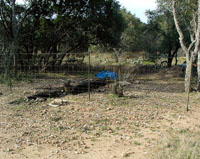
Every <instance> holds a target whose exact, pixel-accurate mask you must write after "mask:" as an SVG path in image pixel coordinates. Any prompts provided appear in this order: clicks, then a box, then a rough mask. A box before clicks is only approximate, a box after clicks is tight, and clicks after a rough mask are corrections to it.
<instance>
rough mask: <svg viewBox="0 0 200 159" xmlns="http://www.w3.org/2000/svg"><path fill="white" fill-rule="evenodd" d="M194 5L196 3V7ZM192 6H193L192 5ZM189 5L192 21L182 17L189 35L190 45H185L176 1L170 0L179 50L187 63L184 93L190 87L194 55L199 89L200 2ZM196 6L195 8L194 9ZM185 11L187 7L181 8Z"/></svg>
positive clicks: (199, 0)
mask: <svg viewBox="0 0 200 159" xmlns="http://www.w3.org/2000/svg"><path fill="white" fill-rule="evenodd" d="M196 3H198V4H197V5H196ZM192 4H193V5H192ZM184 5H188V4H187V3H184ZM190 5H191V6H193V7H192V9H191V10H192V12H189V13H188V16H189V15H191V17H192V20H190V21H189V23H188V22H187V21H188V19H189V18H187V19H186V17H182V18H183V21H184V24H185V25H186V28H187V30H188V32H189V35H190V40H191V42H190V44H188V45H187V44H186V42H185V40H184V39H185V37H184V34H183V31H182V30H183V29H182V28H181V26H180V24H179V20H178V16H177V0H172V10H173V17H174V22H175V25H176V29H177V32H178V34H179V40H180V44H181V48H182V49H183V51H184V52H185V54H186V62H187V68H186V73H185V91H186V92H188V93H189V92H190V85H191V76H192V62H193V59H194V58H195V56H196V55H198V89H199V87H200V86H199V82H200V73H199V71H200V68H199V67H200V66H199V65H200V58H199V56H200V50H199V33H200V0H198V2H191V1H190ZM196 6H197V7H196ZM183 9H185V11H186V12H187V9H188V8H187V7H183Z"/></svg>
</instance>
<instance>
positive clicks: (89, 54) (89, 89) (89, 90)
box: [88, 48, 91, 100]
mask: <svg viewBox="0 0 200 159" xmlns="http://www.w3.org/2000/svg"><path fill="white" fill-rule="evenodd" d="M90 56H91V52H90V48H89V49H88V98H89V100H90V93H91V86H90V71H91V70H90V69H91V68H90V64H91V63H90V60H91V58H90Z"/></svg>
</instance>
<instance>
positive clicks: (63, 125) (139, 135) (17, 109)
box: [0, 69, 200, 159]
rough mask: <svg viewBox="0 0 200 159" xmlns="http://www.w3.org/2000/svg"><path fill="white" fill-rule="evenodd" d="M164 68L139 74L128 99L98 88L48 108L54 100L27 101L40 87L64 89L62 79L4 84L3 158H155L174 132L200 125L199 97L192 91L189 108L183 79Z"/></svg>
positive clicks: (1, 107)
mask: <svg viewBox="0 0 200 159" xmlns="http://www.w3.org/2000/svg"><path fill="white" fill-rule="evenodd" d="M165 71H166V72H159V73H156V74H150V75H143V76H141V77H138V79H137V80H139V81H140V82H138V83H134V82H133V83H132V84H131V86H129V87H128V88H127V89H126V90H125V92H124V95H125V97H121V98H119V97H116V96H114V95H112V94H110V93H109V91H104V88H99V89H98V90H96V91H93V92H92V94H91V99H90V100H88V94H87V93H82V94H78V95H66V96H63V97H60V98H61V99H63V100H66V101H67V103H64V104H62V105H61V106H59V107H51V106H49V103H50V102H51V101H52V100H54V99H51V98H49V99H47V100H39V99H38V100H34V101H26V100H24V99H26V98H25V97H27V96H29V95H32V94H34V93H35V92H36V91H37V90H38V89H39V88H51V89H53V88H54V87H59V86H60V85H62V83H63V80H61V79H41V80H37V81H33V82H32V83H26V82H19V83H17V84H15V85H14V87H13V91H12V92H10V91H8V88H7V86H5V85H0V91H1V93H3V94H2V95H1V96H0V101H1V102H0V158H2V159H25V158H30V159H47V158H48V159H55V158H59V159H102V158H103V159H110V158H111V159H112V158H113V159H123V158H131V159H145V158H150V157H151V156H152V155H153V154H154V152H155V150H156V149H157V147H158V146H160V145H159V144H162V142H161V141H162V140H163V138H164V137H165V136H166V134H168V132H169V130H170V131H181V130H186V129H187V130H189V131H193V132H198V131H199V129H200V122H199V116H200V108H199V106H200V105H199V103H200V98H199V95H198V94H197V93H192V94H191V102H190V111H189V112H186V111H185V104H186V99H185V97H186V95H185V93H184V92H183V91H184V88H183V82H184V80H183V79H182V78H181V77H180V76H176V75H177V74H176V73H175V72H173V70H165ZM174 71H176V70H175V69H174ZM12 101H15V102H14V103H12V104H9V103H10V102H12Z"/></svg>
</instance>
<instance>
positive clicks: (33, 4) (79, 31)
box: [0, 0, 124, 65]
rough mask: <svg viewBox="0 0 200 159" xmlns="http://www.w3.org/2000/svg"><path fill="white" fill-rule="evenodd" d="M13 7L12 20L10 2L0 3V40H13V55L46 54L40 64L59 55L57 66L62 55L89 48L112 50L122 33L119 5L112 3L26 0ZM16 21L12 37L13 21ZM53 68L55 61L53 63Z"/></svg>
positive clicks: (105, 0)
mask: <svg viewBox="0 0 200 159" xmlns="http://www.w3.org/2000/svg"><path fill="white" fill-rule="evenodd" d="M25 2H26V3H25V4H23V5H21V4H16V14H15V17H13V16H12V15H13V13H12V12H13V10H12V1H10V0H2V1H1V2H0V8H1V10H0V12H1V15H0V22H1V24H2V26H3V29H1V32H3V34H2V35H5V36H4V37H3V40H4V41H5V42H6V43H11V42H12V41H13V38H14V36H16V37H17V41H18V43H17V45H18V47H17V48H18V49H17V52H24V53H27V55H25V56H27V58H31V57H32V53H38V52H42V53H48V55H47V56H45V57H43V58H42V60H41V61H43V62H44V61H45V62H44V63H46V65H47V63H48V62H49V59H50V57H51V56H53V55H52V54H51V53H57V52H63V53H64V54H63V55H62V56H58V57H56V58H55V59H56V60H57V61H58V63H61V61H62V59H63V58H64V56H65V54H66V53H68V52H72V51H76V52H77V51H79V52H80V51H84V50H87V49H88V46H89V45H90V44H106V45H108V44H109V45H111V46H116V45H117V44H118V43H119V42H120V37H121V33H122V31H123V29H124V23H123V17H122V15H121V13H120V5H119V4H118V2H116V1H115V0H76V1H74V0H60V1H54V0H49V1H46V0H34V1H31V0H27V1H25ZM14 18H16V20H17V23H16V24H17V27H16V35H14V32H13V20H14ZM54 64H55V61H54Z"/></svg>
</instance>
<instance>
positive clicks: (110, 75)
mask: <svg viewBox="0 0 200 159" xmlns="http://www.w3.org/2000/svg"><path fill="white" fill-rule="evenodd" d="M96 76H97V77H98V78H100V79H112V80H115V79H118V75H117V73H115V72H111V71H102V72H99V73H97V74H96Z"/></svg>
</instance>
